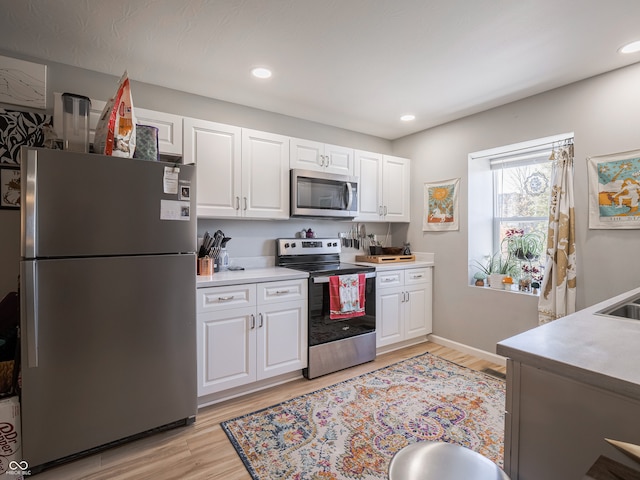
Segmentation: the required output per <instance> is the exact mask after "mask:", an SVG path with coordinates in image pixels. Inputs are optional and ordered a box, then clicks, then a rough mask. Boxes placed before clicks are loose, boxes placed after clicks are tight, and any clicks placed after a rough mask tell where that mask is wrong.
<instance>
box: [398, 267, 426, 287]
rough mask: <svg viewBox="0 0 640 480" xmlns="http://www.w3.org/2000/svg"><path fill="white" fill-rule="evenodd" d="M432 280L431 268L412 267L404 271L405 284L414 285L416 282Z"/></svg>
mask: <svg viewBox="0 0 640 480" xmlns="http://www.w3.org/2000/svg"><path fill="white" fill-rule="evenodd" d="M429 282H431V269H430V268H412V269H410V270H405V271H404V283H405V285H414V284H416V283H429Z"/></svg>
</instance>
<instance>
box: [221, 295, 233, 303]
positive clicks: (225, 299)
mask: <svg viewBox="0 0 640 480" xmlns="http://www.w3.org/2000/svg"><path fill="white" fill-rule="evenodd" d="M229 300H233V295H231V296H230V297H218V301H219V302H228V301H229Z"/></svg>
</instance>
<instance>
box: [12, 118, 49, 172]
mask: <svg viewBox="0 0 640 480" xmlns="http://www.w3.org/2000/svg"><path fill="white" fill-rule="evenodd" d="M51 121H52V119H51V115H44V114H41V113H31V112H18V111H15V110H3V109H0V163H2V164H12V165H19V164H20V158H19V153H20V147H21V146H23V145H26V146H30V147H42V146H44V141H45V130H46V129H47V128H50V127H51Z"/></svg>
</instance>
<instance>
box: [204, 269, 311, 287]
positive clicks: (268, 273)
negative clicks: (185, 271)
mask: <svg viewBox="0 0 640 480" xmlns="http://www.w3.org/2000/svg"><path fill="white" fill-rule="evenodd" d="M308 277H309V274H308V273H307V272H302V271H299V270H292V269H290V268H282V267H265V268H250V269H247V270H235V271H228V272H216V273H214V274H213V275H198V276H197V277H196V288H204V287H222V286H225V285H239V284H242V283H256V282H276V281H280V280H295V279H299V278H308Z"/></svg>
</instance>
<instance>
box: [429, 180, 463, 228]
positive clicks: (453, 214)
mask: <svg viewBox="0 0 640 480" xmlns="http://www.w3.org/2000/svg"><path fill="white" fill-rule="evenodd" d="M459 185H460V179H459V178H454V179H453V180H444V181H442V182H435V183H425V184H424V216H423V218H422V231H425V232H426V231H429V230H459V229H460V225H459V218H458V186H459Z"/></svg>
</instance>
